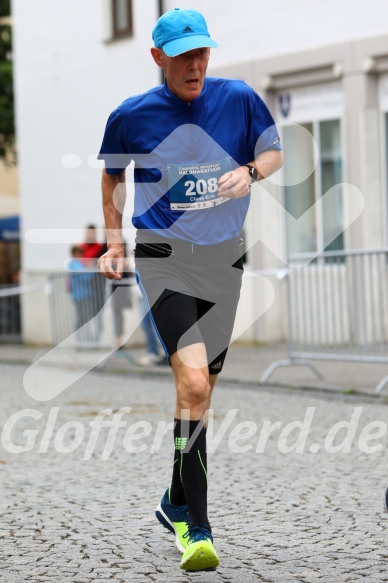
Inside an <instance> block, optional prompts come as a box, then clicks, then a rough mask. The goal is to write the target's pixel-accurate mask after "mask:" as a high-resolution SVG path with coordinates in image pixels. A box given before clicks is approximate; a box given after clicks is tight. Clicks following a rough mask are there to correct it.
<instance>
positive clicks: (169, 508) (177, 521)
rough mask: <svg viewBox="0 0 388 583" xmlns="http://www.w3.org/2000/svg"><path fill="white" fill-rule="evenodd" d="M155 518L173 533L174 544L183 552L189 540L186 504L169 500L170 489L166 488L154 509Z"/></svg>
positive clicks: (188, 518) (188, 520) (188, 515)
mask: <svg viewBox="0 0 388 583" xmlns="http://www.w3.org/2000/svg"><path fill="white" fill-rule="evenodd" d="M155 515H156V518H157V519H158V520H159V522H160V523H161V524H163V526H164V527H165V528H167V529H168V530H169V531H170V532H172V533H174V534H175V544H176V546H177V548H178V550H179V551H180V552H181V553H183V552H184V551H185V548H186V546H187V543H188V540H189V526H190V514H189V509H188V508H187V506H186V504H185V505H183V506H179V505H178V504H172V503H171V502H170V490H169V488H167V490H166V492H165V493H164V496H163V498H162V499H161V501H160V504H159V505H158V507H157V509H156V510H155Z"/></svg>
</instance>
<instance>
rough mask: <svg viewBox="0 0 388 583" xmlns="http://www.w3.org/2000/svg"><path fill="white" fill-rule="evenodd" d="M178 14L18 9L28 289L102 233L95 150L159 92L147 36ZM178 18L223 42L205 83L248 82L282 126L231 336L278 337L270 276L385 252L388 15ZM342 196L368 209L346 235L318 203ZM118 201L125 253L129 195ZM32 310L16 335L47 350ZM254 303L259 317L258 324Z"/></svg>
mask: <svg viewBox="0 0 388 583" xmlns="http://www.w3.org/2000/svg"><path fill="white" fill-rule="evenodd" d="M175 6H176V2H172V1H170V0H164V1H163V2H162V1H154V0H146V1H141V0H132V1H129V0H98V1H97V0H83V1H82V2H79V1H78V2H77V1H76V0H56V2H55V3H53V2H50V0H35V2H33V3H32V2H29V0H17V1H14V3H13V18H14V28H15V43H14V46H15V90H16V110H17V133H18V144H19V164H20V191H21V217H22V232H23V234H24V242H23V254H22V271H23V281H24V282H25V283H39V282H42V283H43V282H44V281H45V280H46V279H47V274H48V273H50V272H53V271H60V270H63V268H64V264H65V262H66V259H67V258H68V257H69V248H70V245H71V244H73V243H76V242H79V241H80V240H82V238H83V232H84V227H85V225H86V224H89V223H95V224H96V225H97V226H98V227H99V228H100V229H102V223H103V219H102V210H101V202H100V199H101V196H100V175H101V166H100V164H99V163H97V161H96V153H97V151H98V149H99V146H100V142H101V139H102V135H103V131H104V127H105V123H106V119H107V117H108V115H109V113H110V111H112V110H113V109H114V108H115V107H116V105H117V104H118V103H120V102H121V101H122V100H123V99H125V98H126V97H127V96H129V95H133V94H137V93H140V92H142V91H145V90H147V89H148V88H150V87H152V86H154V85H156V84H158V83H160V71H159V70H158V69H157V68H156V66H155V65H154V63H153V61H152V59H151V56H150V54H149V48H150V46H151V30H152V28H153V26H154V23H155V21H156V20H157V18H158V16H159V13H160V11H161V10H162V11H166V10H169V9H172V8H174V7H175ZM179 6H180V7H181V8H195V9H197V10H199V11H201V12H203V13H204V14H205V15H206V18H207V21H208V25H209V30H210V32H211V35H212V37H213V38H215V39H216V40H217V41H218V42H219V48H218V49H214V50H213V51H212V56H211V61H210V65H209V75H215V76H218V75H220V76H225V77H232V78H240V79H244V80H245V81H246V82H247V83H249V84H250V85H251V86H252V87H254V88H255V89H256V90H257V91H258V93H259V94H260V95H261V96H262V97H263V98H264V99H265V101H266V103H267V104H268V106H269V108H270V110H271V112H272V114H273V115H274V117H275V120H276V122H277V123H278V124H279V127H280V132H281V136H282V142H283V146H284V154H285V159H286V163H285V166H284V169H283V170H282V171H281V172H280V173H279V174H280V176H279V177H278V178H276V180H266V181H264V182H263V183H261V184H260V185H256V186H255V187H254V188H253V191H252V195H253V196H252V205H251V211H250V213H249V216H248V218H247V221H246V226H245V234H246V239H247V247H248V249H249V251H248V255H247V257H248V263H247V265H246V268H247V271H249V272H257V271H263V270H264V276H262V277H261V278H260V277H247V278H245V283H244V289H243V297H242V301H241V304H240V308H239V315H238V322H239V326H238V328H239V331H240V332H241V333H242V336H241V338H243V339H244V340H255V341H260V342H269V341H275V340H283V339H284V338H285V334H286V329H285V318H284V298H283V297H282V284H281V282H279V281H278V280H277V279H276V278H274V277H272V276H267V275H265V274H266V273H268V271H267V270H271V269H276V268H281V267H283V266H284V265H287V264H288V262H289V261H290V260H291V259H292V257H293V256H295V254H298V253H301V252H307V251H310V252H319V251H320V250H324V249H333V250H335V249H338V250H341V249H355V248H374V247H377V248H380V247H383V246H387V245H388V212H387V206H388V205H387V196H388V193H387V166H388V164H387V159H388V153H387V151H388V148H387V143H388V138H387V136H388V18H387V16H388V5H387V4H386V2H385V1H384V0H371V1H370V2H369V3H367V4H366V3H365V2H364V1H363V0H343V1H342V2H340V3H339V2H336V1H334V0H327V1H326V2H325V3H322V2H320V1H318V0H312V1H311V2H309V3H306V2H302V0H295V1H294V2H289V1H287V0H275V1H274V2H266V3H264V2H263V1H262V0H245V1H244V2H240V3H236V2H233V1H232V0H223V1H222V2H221V1H220V0H217V1H214V2H212V3H208V2H207V3H206V2H205V1H202V0H194V1H192V2H188V1H186V0H182V1H181V2H180V3H179ZM32 22H33V23H34V24H33V26H31V23H32ZM340 183H349V184H351V185H354V186H355V187H357V188H358V189H359V191H360V192H361V193H362V195H363V198H364V209H363V212H362V213H361V214H360V216H359V217H358V218H357V219H356V220H352V221H350V223H349V221H348V220H347V218H348V217H349V216H350V215H351V211H352V208H351V205H352V203H351V201H349V200H348V198H346V197H344V196H342V194H341V189H339V191H338V193H337V196H336V197H333V199H332V200H331V202H330V204H327V205H326V206H324V207H323V206H322V205H320V204H319V202H320V199H321V198H322V197H323V196H324V195H325V193H326V192H327V191H328V190H330V189H331V188H333V187H335V185H337V184H340ZM130 190H131V189H130V188H129V191H130ZM128 198H129V200H128V204H127V208H126V211H125V215H126V216H125V227H126V229H127V239H128V240H131V237H133V232H131V223H130V215H131V201H130V199H131V193H130V192H129V197H128ZM301 217H305V218H304V220H302V221H300V220H299V219H300V218H301ZM295 219H296V220H295ZM100 235H101V237H102V231H101V233H100ZM265 278H266V280H267V279H268V281H269V282H270V285H267V284H266V281H264V279H265ZM37 298H38V296H34V297H33V298H32V296H31V297H30V296H26V297H25V298H24V338H25V340H26V341H28V342H34V343H47V342H50V318H49V311H48V307H47V297H45V296H44V295H43V294H42V295H41V296H40V299H39V300H38V299H37ZM260 303H261V305H262V306H263V310H262V312H264V313H263V314H262V315H261V317H260V318H257V315H258V314H259V313H260V310H258V309H257V305H258V304H260ZM135 339H136V335H135Z"/></svg>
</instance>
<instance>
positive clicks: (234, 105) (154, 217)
mask: <svg viewBox="0 0 388 583" xmlns="http://www.w3.org/2000/svg"><path fill="white" fill-rule="evenodd" d="M271 149H273V150H280V149H281V146H280V141H279V136H278V132H277V129H276V126H275V123H274V120H273V118H272V116H271V114H270V112H269V111H268V108H267V106H266V105H265V103H264V102H263V100H262V99H261V98H260V97H259V96H258V95H257V93H256V92H255V91H254V90H253V89H252V88H251V87H249V86H248V85H246V84H245V83H244V82H243V81H238V80H231V79H218V78H217V79H216V78H209V77H208V78H206V79H205V84H204V87H203V90H202V92H201V95H200V96H199V97H197V98H196V99H194V100H193V101H191V102H185V101H182V100H181V99H179V98H178V97H176V96H175V95H174V94H173V93H171V91H170V89H169V88H168V86H167V84H166V83H165V84H164V85H162V86H159V87H156V88H154V89H151V90H150V91H148V92H146V93H144V94H142V95H138V96H135V97H130V98H129V99H127V100H125V101H124V102H123V103H122V104H121V105H119V107H118V108H117V109H115V110H114V111H113V112H112V114H111V115H110V117H109V119H108V122H107V126H106V129H105V134H104V139H103V142H102V146H101V150H100V154H99V159H104V160H105V166H106V171H107V173H108V174H118V173H120V172H122V171H123V170H124V169H125V168H126V166H128V164H129V163H130V162H131V161H132V160H134V162H135V170H134V180H135V204H134V214H133V218H132V222H133V225H134V226H135V227H136V228H137V229H151V230H152V231H155V232H156V233H157V234H159V235H161V236H163V237H170V238H171V237H173V238H179V239H184V240H186V241H190V242H193V243H198V244H204V245H210V244H215V243H219V242H222V241H224V240H227V239H230V238H232V237H238V236H239V235H240V232H241V229H242V225H243V222H244V219H245V216H246V213H247V210H248V206H249V201H250V195H247V196H245V197H243V198H239V199H226V198H219V197H218V193H217V191H218V186H217V180H218V178H219V177H220V176H221V175H222V174H224V173H225V172H227V171H228V170H232V169H234V168H237V167H238V166H240V165H242V164H246V163H248V162H250V161H252V160H254V159H255V158H256V157H257V156H258V154H259V153H260V152H263V151H265V150H271Z"/></svg>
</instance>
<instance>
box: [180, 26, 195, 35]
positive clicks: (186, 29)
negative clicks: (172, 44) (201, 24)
mask: <svg viewBox="0 0 388 583" xmlns="http://www.w3.org/2000/svg"><path fill="white" fill-rule="evenodd" d="M188 32H194V31H193V29H192V28H190V27H189V26H186V28H185V30H183V31H182V34H186V33H188Z"/></svg>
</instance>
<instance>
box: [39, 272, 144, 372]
mask: <svg viewBox="0 0 388 583" xmlns="http://www.w3.org/2000/svg"><path fill="white" fill-rule="evenodd" d="M132 285H133V283H132V281H131V280H125V279H123V280H121V281H110V280H107V279H106V278H105V277H103V276H102V275H100V274H99V273H93V272H88V271H86V270H85V271H82V272H79V273H78V272H75V273H73V274H72V276H71V277H70V275H69V273H52V274H50V275H49V277H48V280H47V285H46V293H47V295H48V297H49V309H50V323H51V335H52V344H53V345H58V344H60V343H62V342H64V341H66V345H67V347H73V348H92V349H93V348H103V347H115V337H116V338H117V337H119V336H121V335H122V333H123V327H124V323H123V318H124V316H123V310H125V309H127V308H130V307H131V306H132V302H131V290H130V289H129V288H130V287H131V286H132ZM117 287H119V288H120V289H118V290H117ZM113 291H115V293H114V294H113V293H112V292H113ZM111 296H112V298H113V299H112V302H110V301H108V300H109V298H110V297H111ZM114 355H115V356H114V357H115V358H117V357H121V356H123V357H124V356H125V358H127V359H128V360H130V361H133V358H132V357H131V355H130V354H129V353H128V352H126V351H125V352H124V351H115V353H114ZM104 362H105V361H104Z"/></svg>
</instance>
